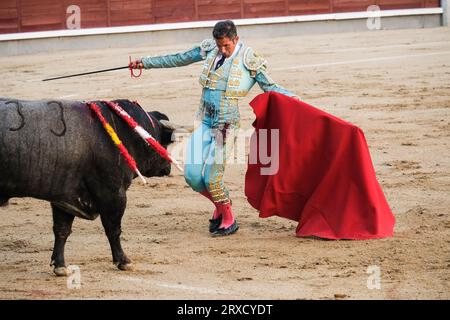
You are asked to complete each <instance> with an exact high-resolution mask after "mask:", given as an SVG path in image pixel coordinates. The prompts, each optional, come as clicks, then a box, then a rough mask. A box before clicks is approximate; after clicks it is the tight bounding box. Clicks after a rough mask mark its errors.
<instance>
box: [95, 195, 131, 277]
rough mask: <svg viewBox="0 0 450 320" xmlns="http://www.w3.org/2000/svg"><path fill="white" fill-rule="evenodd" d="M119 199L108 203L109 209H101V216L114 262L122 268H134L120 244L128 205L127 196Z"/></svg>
mask: <svg viewBox="0 0 450 320" xmlns="http://www.w3.org/2000/svg"><path fill="white" fill-rule="evenodd" d="M117 200H118V201H115V203H109V204H108V207H109V209H104V210H101V212H100V218H101V220H102V224H103V227H104V228H105V233H106V236H107V237H108V240H109V245H110V246H111V251H112V257H113V263H114V264H115V265H117V267H118V268H119V269H120V270H132V269H133V266H132V264H131V260H130V259H128V257H127V256H126V254H125V252H123V249H122V245H121V244H120V234H121V233H122V228H121V224H122V217H123V214H124V212H125V207H126V197H125V196H122V197H120V199H117Z"/></svg>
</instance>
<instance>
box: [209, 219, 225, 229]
mask: <svg viewBox="0 0 450 320" xmlns="http://www.w3.org/2000/svg"><path fill="white" fill-rule="evenodd" d="M221 223H222V216H219V217H218V218H216V219H209V232H210V233H214V232H216V230H217V229H219V227H220V224H221Z"/></svg>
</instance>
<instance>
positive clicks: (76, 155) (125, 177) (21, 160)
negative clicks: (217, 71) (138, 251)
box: [0, 98, 173, 275]
mask: <svg viewBox="0 0 450 320" xmlns="http://www.w3.org/2000/svg"><path fill="white" fill-rule="evenodd" d="M116 102H117V103H119V104H120V105H121V106H122V108H123V109H124V110H125V111H127V112H128V113H129V114H130V115H131V116H132V117H133V118H134V119H135V120H136V121H137V122H138V123H139V124H140V125H141V126H142V127H143V128H144V129H146V130H147V131H148V132H149V133H150V134H151V135H152V136H153V137H154V138H155V139H156V140H158V141H159V142H160V143H161V144H162V145H163V146H164V147H167V145H168V144H169V143H170V142H171V136H172V132H173V130H172V129H168V128H166V127H163V126H162V125H161V123H160V122H159V120H161V119H164V120H168V118H167V117H166V116H165V115H164V114H161V113H159V112H150V113H148V114H146V112H145V111H144V110H143V109H142V108H141V107H139V106H138V105H137V104H135V103H133V102H130V101H128V100H116ZM96 103H97V105H99V106H100V108H101V110H102V114H103V115H104V117H105V118H106V120H107V121H108V122H109V123H110V124H111V126H112V127H113V128H114V129H115V131H116V132H117V134H118V136H119V137H120V139H121V141H122V142H123V144H124V145H125V146H126V147H127V149H128V151H129V153H130V154H131V155H132V156H133V157H134V159H135V160H136V163H137V165H138V168H139V170H140V171H141V173H142V174H143V175H144V176H147V177H152V176H163V175H168V174H169V173H170V164H169V163H168V162H167V161H166V160H164V159H163V158H162V157H161V156H160V155H159V154H157V153H156V152H155V151H154V150H153V149H151V148H149V147H148V146H147V145H146V143H145V142H144V141H143V140H142V139H141V138H140V137H139V136H138V135H137V134H136V133H135V132H133V130H132V129H131V128H130V127H128V126H127V124H126V123H125V121H123V120H122V119H120V118H119V117H118V116H117V115H116V114H114V113H113V112H112V111H110V110H109V109H108V107H107V106H106V105H104V104H102V103H101V102H98V101H97V102H96ZM149 116H150V117H152V119H153V124H154V127H153V124H152V122H151V120H150V119H149ZM135 177H136V175H135V173H134V172H133V171H132V170H131V169H130V168H129V167H128V165H127V163H126V162H125V159H124V158H123V157H122V156H121V155H120V153H119V151H118V149H117V147H116V146H115V145H114V144H113V142H112V141H111V139H110V137H109V136H108V135H107V134H106V132H105V130H104V128H103V127H102V125H101V123H100V121H99V120H98V119H97V118H96V117H95V115H94V113H93V112H91V111H90V109H89V108H88V106H87V105H86V104H84V103H82V102H77V101H60V100H55V101H51V100H48V101H44V100H42V101H24V100H13V99H2V98H0V206H1V205H3V206H5V205H7V203H8V199H10V198H12V197H33V198H37V199H42V200H47V201H49V202H50V203H51V208H52V211H53V232H54V235H55V244H54V248H53V254H52V257H51V261H52V262H51V263H52V265H53V266H54V272H55V273H56V274H57V275H67V274H68V271H67V268H66V266H65V261H64V246H65V243H66V240H67V238H68V236H69V235H70V233H71V230H72V223H73V220H74V218H75V216H77V217H80V218H83V219H89V220H93V219H95V218H97V217H98V216H99V215H100V218H101V221H102V224H103V227H104V229H105V233H106V236H107V237H108V240H109V243H110V246H111V251H112V257H113V263H114V264H116V265H117V266H118V268H119V269H121V270H127V269H130V268H131V261H130V260H129V259H128V258H127V256H126V254H125V253H124V251H123V250H122V247H121V244H120V234H121V220H122V216H123V214H124V211H125V207H126V202H127V198H126V191H127V189H128V188H129V187H130V185H131V182H132V180H133V179H134V178H135Z"/></svg>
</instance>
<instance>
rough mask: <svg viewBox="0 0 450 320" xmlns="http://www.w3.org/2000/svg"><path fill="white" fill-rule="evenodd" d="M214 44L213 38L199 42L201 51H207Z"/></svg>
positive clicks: (213, 46)
mask: <svg viewBox="0 0 450 320" xmlns="http://www.w3.org/2000/svg"><path fill="white" fill-rule="evenodd" d="M216 46H217V45H216V41H215V40H214V39H205V40H203V41H202V43H201V44H200V49H202V51H205V52H208V51H211V50H213V49H214V48H215V47H216Z"/></svg>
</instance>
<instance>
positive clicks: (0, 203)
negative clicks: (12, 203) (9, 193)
mask: <svg viewBox="0 0 450 320" xmlns="http://www.w3.org/2000/svg"><path fill="white" fill-rule="evenodd" d="M8 201H9V198H6V197H4V196H0V207H6V206H7V205H8Z"/></svg>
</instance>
